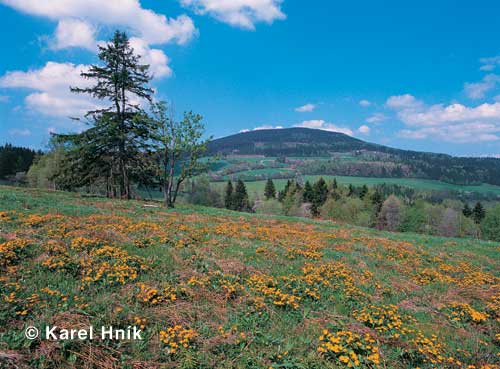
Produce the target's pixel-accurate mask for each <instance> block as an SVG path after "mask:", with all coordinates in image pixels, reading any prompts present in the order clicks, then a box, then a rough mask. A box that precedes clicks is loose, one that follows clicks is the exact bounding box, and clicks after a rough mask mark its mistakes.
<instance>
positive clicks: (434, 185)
mask: <svg viewBox="0 0 500 369" xmlns="http://www.w3.org/2000/svg"><path fill="white" fill-rule="evenodd" d="M320 177H323V178H324V179H325V180H327V181H331V180H333V179H334V178H336V179H337V182H339V183H342V184H352V185H355V186H362V185H367V186H374V185H378V184H383V183H387V184H395V185H399V186H406V187H410V188H415V189H418V190H434V191H443V190H452V191H466V192H476V193H480V194H488V193H492V194H496V195H498V196H500V187H499V186H493V185H489V184H482V185H480V186H460V185H454V184H450V183H445V182H440V181H433V180H427V179H413V178H369V177H345V176H303V177H302V178H303V180H304V181H311V182H314V181H316V180H318V179H319V178H320ZM286 182H287V180H286V179H277V180H274V183H275V186H276V189H277V190H282V189H283V188H284V187H285V184H286ZM245 184H246V185H247V189H248V192H249V193H250V194H254V193H259V194H262V193H263V192H264V187H265V185H266V181H253V182H250V181H249V182H246V183H245ZM214 186H217V187H218V188H223V187H224V186H225V184H224V183H219V182H218V183H214Z"/></svg>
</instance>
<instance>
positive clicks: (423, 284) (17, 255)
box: [0, 186, 500, 369]
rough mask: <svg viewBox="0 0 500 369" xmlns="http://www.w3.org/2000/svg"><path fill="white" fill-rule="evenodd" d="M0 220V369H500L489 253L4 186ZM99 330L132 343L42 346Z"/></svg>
mask: <svg viewBox="0 0 500 369" xmlns="http://www.w3.org/2000/svg"><path fill="white" fill-rule="evenodd" d="M146 205H148V206H146ZM0 209H1V210H0V299H1V301H2V303H1V304H0V367H1V368H23V369H24V368H25V369H28V368H35V369H48V368H77V369H78V368H82V369H84V368H85V369H98V368H99V369H102V368H104V369H114V368H116V369H118V368H125V369H129V368H130V369H135V368H141V369H149V368H192V369H198V368H201V369H209V368H220V369H232V368H249V369H260V368H272V369H283V368H297V369H309V368H310V369H322V368H327V369H328V368H331V369H336V368H358V369H360V368H369V369H375V368H379V369H383V368H391V369H392V368H394V369H415V368H417V367H418V368H421V369H436V368H450V369H459V368H471V369H472V368H475V369H479V368H481V369H487V368H488V369H492V368H498V366H499V365H500V269H499V265H500V250H499V249H498V245H497V244H494V243H488V242H481V241H477V240H473V239H447V238H439V237H430V236H419V235H414V234H391V233H386V232H378V231H375V230H369V229H363V228H357V227H352V226H346V225H339V224H334V223H331V222H326V221H315V220H306V219H298V218H287V217H270V216H259V215H252V214H245V213H237V212H231V211H225V210H218V209H212V208H203V207H195V206H179V208H178V209H173V210H168V211H167V210H165V209H163V208H161V207H158V205H157V204H151V203H149V204H147V203H145V202H140V201H116V200H108V199H104V198H93V197H88V196H87V197H83V196H81V195H77V194H71V193H63V192H46V191H41V190H34V189H19V188H11V187H2V186H0ZM110 325H112V326H113V327H115V328H119V329H126V328H127V327H132V326H135V327H137V329H140V331H141V336H140V337H141V338H140V339H137V340H131V339H125V340H122V339H109V338H102V337H101V336H99V334H98V333H96V334H95V337H94V339H93V340H90V339H88V338H81V339H80V338H74V339H70V340H53V339H50V340H48V339H47V336H46V335H45V329H46V328H45V327H47V326H48V327H54V326H56V327H57V330H56V332H57V333H58V334H59V333H60V332H62V330H69V329H85V328H87V327H90V326H92V327H95V330H96V332H98V331H99V329H100V328H99V327H103V326H104V327H109V326H110ZM28 327H35V328H36V329H38V330H39V331H40V332H41V334H40V335H39V336H38V337H37V338H35V339H31V340H29V339H28V338H27V337H26V336H25V332H26V329H27V328H28Z"/></svg>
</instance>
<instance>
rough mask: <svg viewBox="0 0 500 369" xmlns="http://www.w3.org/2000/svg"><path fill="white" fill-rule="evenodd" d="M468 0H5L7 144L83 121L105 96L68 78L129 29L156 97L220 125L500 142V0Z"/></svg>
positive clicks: (448, 147)
mask: <svg viewBox="0 0 500 369" xmlns="http://www.w3.org/2000/svg"><path fill="white" fill-rule="evenodd" d="M462 3H465V2H462ZM462 3H461V4H460V7H458V6H457V5H456V1H446V0H442V1H439V2H436V1H432V2H431V1H419V2H411V4H410V2H402V1H384V5H383V6H381V3H380V2H373V1H358V2H333V1H326V0H322V1H320V0H310V1H307V2H303V1H297V0H284V1H279V0H234V1H227V0H178V1H177V0H170V1H167V0H141V1H139V0H108V1H106V2H102V1H100V0H99V1H98V0H86V1H83V0H51V1H46V2H41V1H39V0H0V17H1V19H2V23H1V24H0V29H1V33H0V34H1V35H2V36H0V37H1V40H2V43H3V47H2V50H3V51H2V62H1V63H0V143H3V142H12V143H14V144H19V145H28V146H32V147H37V148H43V147H44V145H45V144H46V142H47V138H48V135H49V132H52V131H55V132H63V131H70V130H77V129H79V127H77V126H76V125H75V123H74V122H73V121H72V120H70V119H69V118H68V117H69V116H79V115H81V114H82V113H83V112H84V111H85V110H86V109H88V108H90V107H92V106H95V104H96V102H94V101H91V100H89V99H87V98H82V97H79V96H73V95H72V94H70V93H69V92H68V87H69V85H70V84H73V85H75V84H78V85H80V84H82V83H84V82H83V81H81V80H80V79H79V77H78V74H79V72H80V71H81V70H82V69H84V68H85V67H86V66H87V65H89V64H91V63H96V62H97V60H96V57H95V52H94V50H95V48H96V45H97V43H98V42H100V41H101V40H106V39H108V38H109V36H110V35H111V33H112V32H113V30H114V29H116V28H119V29H123V30H126V31H127V32H128V33H129V35H130V36H131V37H132V38H133V46H134V48H135V49H136V50H137V51H139V52H140V53H141V54H142V55H143V58H144V60H146V61H147V62H148V63H150V64H151V65H152V69H153V72H154V73H155V76H156V77H155V79H154V81H153V82H152V84H153V85H154V87H155V88H157V89H158V96H157V97H158V98H160V99H166V100H169V101H172V102H173V104H174V106H175V110H176V111H177V112H179V113H180V112H182V111H183V110H194V111H196V112H198V113H200V114H202V115H203V116H204V118H205V119H204V121H205V125H206V129H207V132H208V133H209V134H211V135H213V136H214V137H221V136H225V135H229V134H232V133H237V132H239V131H242V130H251V129H256V128H257V129H258V128H262V127H292V126H305V127H312V128H322V129H328V130H337V131H341V132H344V133H347V134H350V135H353V136H355V137H358V138H361V139H364V140H367V141H371V142H377V143H381V144H386V145H390V146H393V147H399V148H408V149H416V150H425V151H436V152H445V153H450V154H455V155H499V154H500V27H498V23H499V20H500V16H499V14H500V4H499V3H498V2H496V1H475V2H468V3H469V4H468V5H463V4H462Z"/></svg>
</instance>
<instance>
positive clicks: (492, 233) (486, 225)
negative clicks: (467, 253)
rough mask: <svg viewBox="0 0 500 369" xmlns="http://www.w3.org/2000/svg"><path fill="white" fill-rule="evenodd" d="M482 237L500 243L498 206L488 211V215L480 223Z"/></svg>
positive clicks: (499, 210) (499, 211) (499, 212)
mask: <svg viewBox="0 0 500 369" xmlns="http://www.w3.org/2000/svg"><path fill="white" fill-rule="evenodd" d="M481 230H482V232H483V237H484V238H486V239H487V240H491V241H496V242H500V205H497V206H495V207H494V208H492V209H489V211H488V214H487V215H486V217H485V218H484V221H483V222H482V223H481Z"/></svg>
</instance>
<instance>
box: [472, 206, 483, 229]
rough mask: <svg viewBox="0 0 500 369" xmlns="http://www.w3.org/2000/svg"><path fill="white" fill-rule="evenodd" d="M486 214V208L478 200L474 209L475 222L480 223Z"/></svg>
mask: <svg viewBox="0 0 500 369" xmlns="http://www.w3.org/2000/svg"><path fill="white" fill-rule="evenodd" d="M485 216H486V210H484V207H483V204H481V203H480V202H477V203H476V206H474V210H472V218H473V219H474V222H476V224H480V223H481V222H482V221H483V219H484V217H485Z"/></svg>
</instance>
